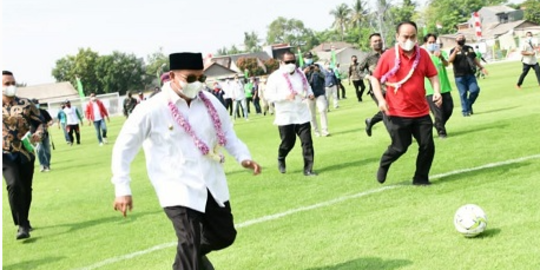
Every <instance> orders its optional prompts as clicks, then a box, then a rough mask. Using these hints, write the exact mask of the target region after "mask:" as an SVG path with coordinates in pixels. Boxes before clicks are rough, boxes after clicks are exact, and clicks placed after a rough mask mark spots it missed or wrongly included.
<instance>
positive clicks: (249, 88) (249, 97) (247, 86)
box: [244, 78, 253, 114]
mask: <svg viewBox="0 0 540 270" xmlns="http://www.w3.org/2000/svg"><path fill="white" fill-rule="evenodd" d="M244 93H245V95H246V106H247V112H248V114H250V113H251V110H250V109H249V107H251V106H250V105H249V104H250V103H251V102H252V101H253V79H251V80H248V79H247V78H245V79H244Z"/></svg>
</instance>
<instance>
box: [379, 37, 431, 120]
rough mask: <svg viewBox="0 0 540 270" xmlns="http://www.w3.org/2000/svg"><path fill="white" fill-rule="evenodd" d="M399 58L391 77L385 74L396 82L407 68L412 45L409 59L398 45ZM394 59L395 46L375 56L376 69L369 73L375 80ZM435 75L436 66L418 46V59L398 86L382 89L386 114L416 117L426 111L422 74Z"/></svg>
mask: <svg viewBox="0 0 540 270" xmlns="http://www.w3.org/2000/svg"><path fill="white" fill-rule="evenodd" d="M398 51H399V58H400V60H401V64H400V68H399V70H398V71H397V72H396V74H395V75H394V76H390V77H388V79H387V81H388V82H399V81H401V80H403V79H404V78H405V77H406V76H407V74H409V71H410V70H411V68H412V66H413V63H414V58H415V57H416V48H415V51H414V53H413V54H412V56H411V57H410V58H409V57H408V56H406V55H405V54H404V53H403V50H402V49H401V47H400V48H399V49H398ZM395 58H396V52H395V49H394V48H392V49H389V50H386V52H384V53H383V55H382V56H381V59H379V63H378V64H377V68H376V69H375V72H374V73H373V76H374V77H375V78H377V79H379V81H380V80H381V78H382V76H383V75H384V74H386V73H387V72H388V71H389V70H391V69H392V68H393V67H394V64H395ZM435 75H437V69H436V68H435V66H434V65H433V62H432V61H431V58H430V57H429V54H428V53H427V52H426V50H423V49H422V48H420V62H419V63H418V66H417V67H416V70H415V71H414V73H413V75H412V76H411V78H409V80H407V81H406V82H405V83H404V84H403V85H401V87H400V88H399V89H398V90H397V92H396V91H394V90H395V89H394V87H391V86H388V87H387V88H386V89H387V91H386V103H387V104H388V115H391V116H400V117H420V116H425V115H428V114H429V105H428V103H427V101H426V90H425V88H424V77H428V78H429V77H433V76H435Z"/></svg>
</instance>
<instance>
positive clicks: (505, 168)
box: [433, 161, 531, 184]
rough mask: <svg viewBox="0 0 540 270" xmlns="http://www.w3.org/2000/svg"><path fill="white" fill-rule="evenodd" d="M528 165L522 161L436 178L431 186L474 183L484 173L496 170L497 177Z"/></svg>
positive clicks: (527, 162) (528, 163)
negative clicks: (458, 182)
mask: <svg viewBox="0 0 540 270" xmlns="http://www.w3.org/2000/svg"><path fill="white" fill-rule="evenodd" d="M529 165H531V163H530V162H529V161H523V162H516V163H511V164H505V165H499V166H497V167H483V168H479V169H476V170H473V171H464V172H457V173H455V174H453V175H448V176H443V177H438V178H436V179H437V181H435V182H433V184H439V183H448V182H452V181H457V180H462V181H474V178H475V176H477V175H481V174H483V173H484V172H486V171H491V170H497V171H500V173H499V175H502V174H506V173H508V172H509V171H510V170H517V169H519V168H521V167H525V166H529Z"/></svg>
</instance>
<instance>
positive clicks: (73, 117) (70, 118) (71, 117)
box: [64, 100, 82, 145]
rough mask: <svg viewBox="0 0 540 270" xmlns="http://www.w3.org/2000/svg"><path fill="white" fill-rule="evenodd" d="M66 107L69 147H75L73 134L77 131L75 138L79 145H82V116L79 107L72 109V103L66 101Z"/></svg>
mask: <svg viewBox="0 0 540 270" xmlns="http://www.w3.org/2000/svg"><path fill="white" fill-rule="evenodd" d="M65 103H66V107H65V108H64V113H66V131H67V132H68V135H69V145H73V141H74V138H73V132H74V131H75V138H76V139H77V144H81V132H80V128H79V123H82V116H81V113H80V112H79V109H78V108H77V107H71V102H70V101H69V100H66V102H65Z"/></svg>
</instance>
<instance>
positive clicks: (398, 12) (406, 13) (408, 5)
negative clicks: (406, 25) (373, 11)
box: [390, 0, 416, 23]
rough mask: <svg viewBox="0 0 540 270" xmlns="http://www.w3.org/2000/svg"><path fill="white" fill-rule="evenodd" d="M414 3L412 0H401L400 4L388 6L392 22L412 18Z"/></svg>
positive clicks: (410, 19)
mask: <svg viewBox="0 0 540 270" xmlns="http://www.w3.org/2000/svg"><path fill="white" fill-rule="evenodd" d="M415 9H416V4H415V3H414V2H413V1H412V0H403V3H402V5H401V6H393V7H392V8H390V13H391V15H392V17H393V18H394V22H396V23H400V22H403V21H412V20H414V15H415Z"/></svg>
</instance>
